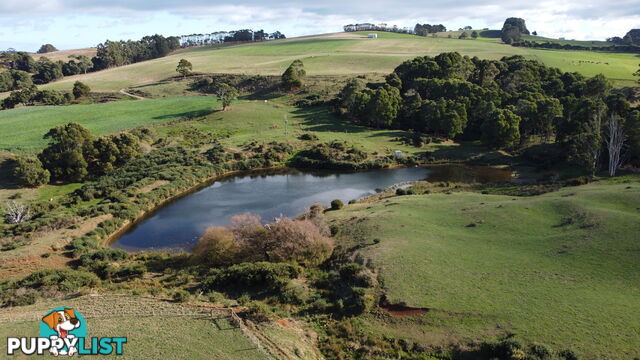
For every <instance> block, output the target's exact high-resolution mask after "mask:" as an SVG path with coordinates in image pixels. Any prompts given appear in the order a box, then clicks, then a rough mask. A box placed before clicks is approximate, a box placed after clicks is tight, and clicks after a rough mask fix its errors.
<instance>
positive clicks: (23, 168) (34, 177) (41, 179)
mask: <svg viewBox="0 0 640 360" xmlns="http://www.w3.org/2000/svg"><path fill="white" fill-rule="evenodd" d="M13 176H14V177H15V178H16V180H17V181H18V183H19V184H20V185H22V186H28V187H38V186H40V185H44V184H46V183H48V182H49V178H50V176H51V174H50V173H49V170H46V169H45V168H44V167H43V166H42V162H40V160H39V159H38V158H35V157H19V158H18V159H16V166H15V169H14V171H13Z"/></svg>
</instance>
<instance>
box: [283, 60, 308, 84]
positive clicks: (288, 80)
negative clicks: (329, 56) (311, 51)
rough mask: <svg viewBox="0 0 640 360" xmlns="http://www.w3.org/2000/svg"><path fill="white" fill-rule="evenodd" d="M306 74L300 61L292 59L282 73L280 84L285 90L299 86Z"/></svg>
mask: <svg viewBox="0 0 640 360" xmlns="http://www.w3.org/2000/svg"><path fill="white" fill-rule="evenodd" d="M306 75H307V72H306V71H305V70H304V64H303V63H302V61H300V60H294V61H293V62H292V63H291V65H289V67H288V68H287V69H286V70H285V71H284V73H283V74H282V85H283V87H284V88H285V89H286V90H293V89H298V88H301V87H302V84H303V79H304V77H305V76H306Z"/></svg>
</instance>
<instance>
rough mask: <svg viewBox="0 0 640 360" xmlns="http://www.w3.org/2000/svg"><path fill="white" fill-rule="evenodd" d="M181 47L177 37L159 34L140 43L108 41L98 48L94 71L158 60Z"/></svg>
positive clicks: (139, 41)
mask: <svg viewBox="0 0 640 360" xmlns="http://www.w3.org/2000/svg"><path fill="white" fill-rule="evenodd" d="M179 47H180V38H178V37H177V36H170V37H168V38H165V37H164V36H162V35H157V34H156V35H152V36H145V37H143V38H142V39H140V40H138V41H132V40H128V41H110V40H107V41H105V42H104V43H102V44H99V45H98V46H97V48H98V52H97V54H96V56H95V57H94V58H93V59H92V60H91V61H92V63H93V71H97V70H102V69H106V68H110V67H114V66H122V65H127V64H133V63H137V62H140V61H145V60H151V59H156V58H159V57H163V56H166V55H167V54H169V53H170V52H171V51H173V50H175V49H178V48H179Z"/></svg>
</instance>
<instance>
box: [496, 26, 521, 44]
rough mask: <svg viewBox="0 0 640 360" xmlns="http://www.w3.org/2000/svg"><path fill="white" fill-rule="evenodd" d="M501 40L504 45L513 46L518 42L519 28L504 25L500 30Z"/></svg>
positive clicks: (519, 37)
mask: <svg viewBox="0 0 640 360" xmlns="http://www.w3.org/2000/svg"><path fill="white" fill-rule="evenodd" d="M501 38H502V42H504V43H505V44H513V43H517V42H520V39H521V38H522V35H521V31H520V29H519V28H517V27H514V26H510V25H505V27H504V28H502V33H501Z"/></svg>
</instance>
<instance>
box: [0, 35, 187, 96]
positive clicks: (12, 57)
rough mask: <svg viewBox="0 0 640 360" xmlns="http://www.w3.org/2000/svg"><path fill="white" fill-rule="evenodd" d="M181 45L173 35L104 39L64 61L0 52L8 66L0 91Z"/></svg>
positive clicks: (0, 63) (122, 62)
mask: <svg viewBox="0 0 640 360" xmlns="http://www.w3.org/2000/svg"><path fill="white" fill-rule="evenodd" d="M180 46H181V45H180V39H179V38H178V37H175V36H171V37H168V38H165V37H164V36H162V35H153V36H145V37H143V38H142V39H141V40H138V41H131V40H129V41H110V40H107V41H105V42H104V43H102V44H99V45H98V47H97V48H98V51H97V54H96V56H95V57H93V58H89V57H88V56H85V55H77V56H76V55H71V56H69V60H68V61H67V62H64V61H61V60H58V61H51V60H50V59H49V58H46V57H41V58H40V59H38V60H37V61H36V60H34V59H33V57H32V56H31V55H30V54H29V53H26V52H8V51H7V52H3V53H0V66H3V67H5V68H6V69H8V70H9V71H8V73H7V72H3V73H1V74H0V91H13V90H20V89H25V88H28V87H29V86H31V85H32V84H46V83H49V82H52V81H55V80H58V79H61V78H63V77H64V76H72V75H78V74H86V73H87V72H90V71H98V70H102V69H106V68H110V67H114V66H122V65H127V64H132V63H136V62H139V61H144V60H151V59H155V58H159V57H163V56H166V55H167V54H169V53H170V52H171V51H173V50H175V49H177V48H179V47H180ZM28 77H30V78H31V79H30V81H29V80H28V79H27V78H28Z"/></svg>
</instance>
